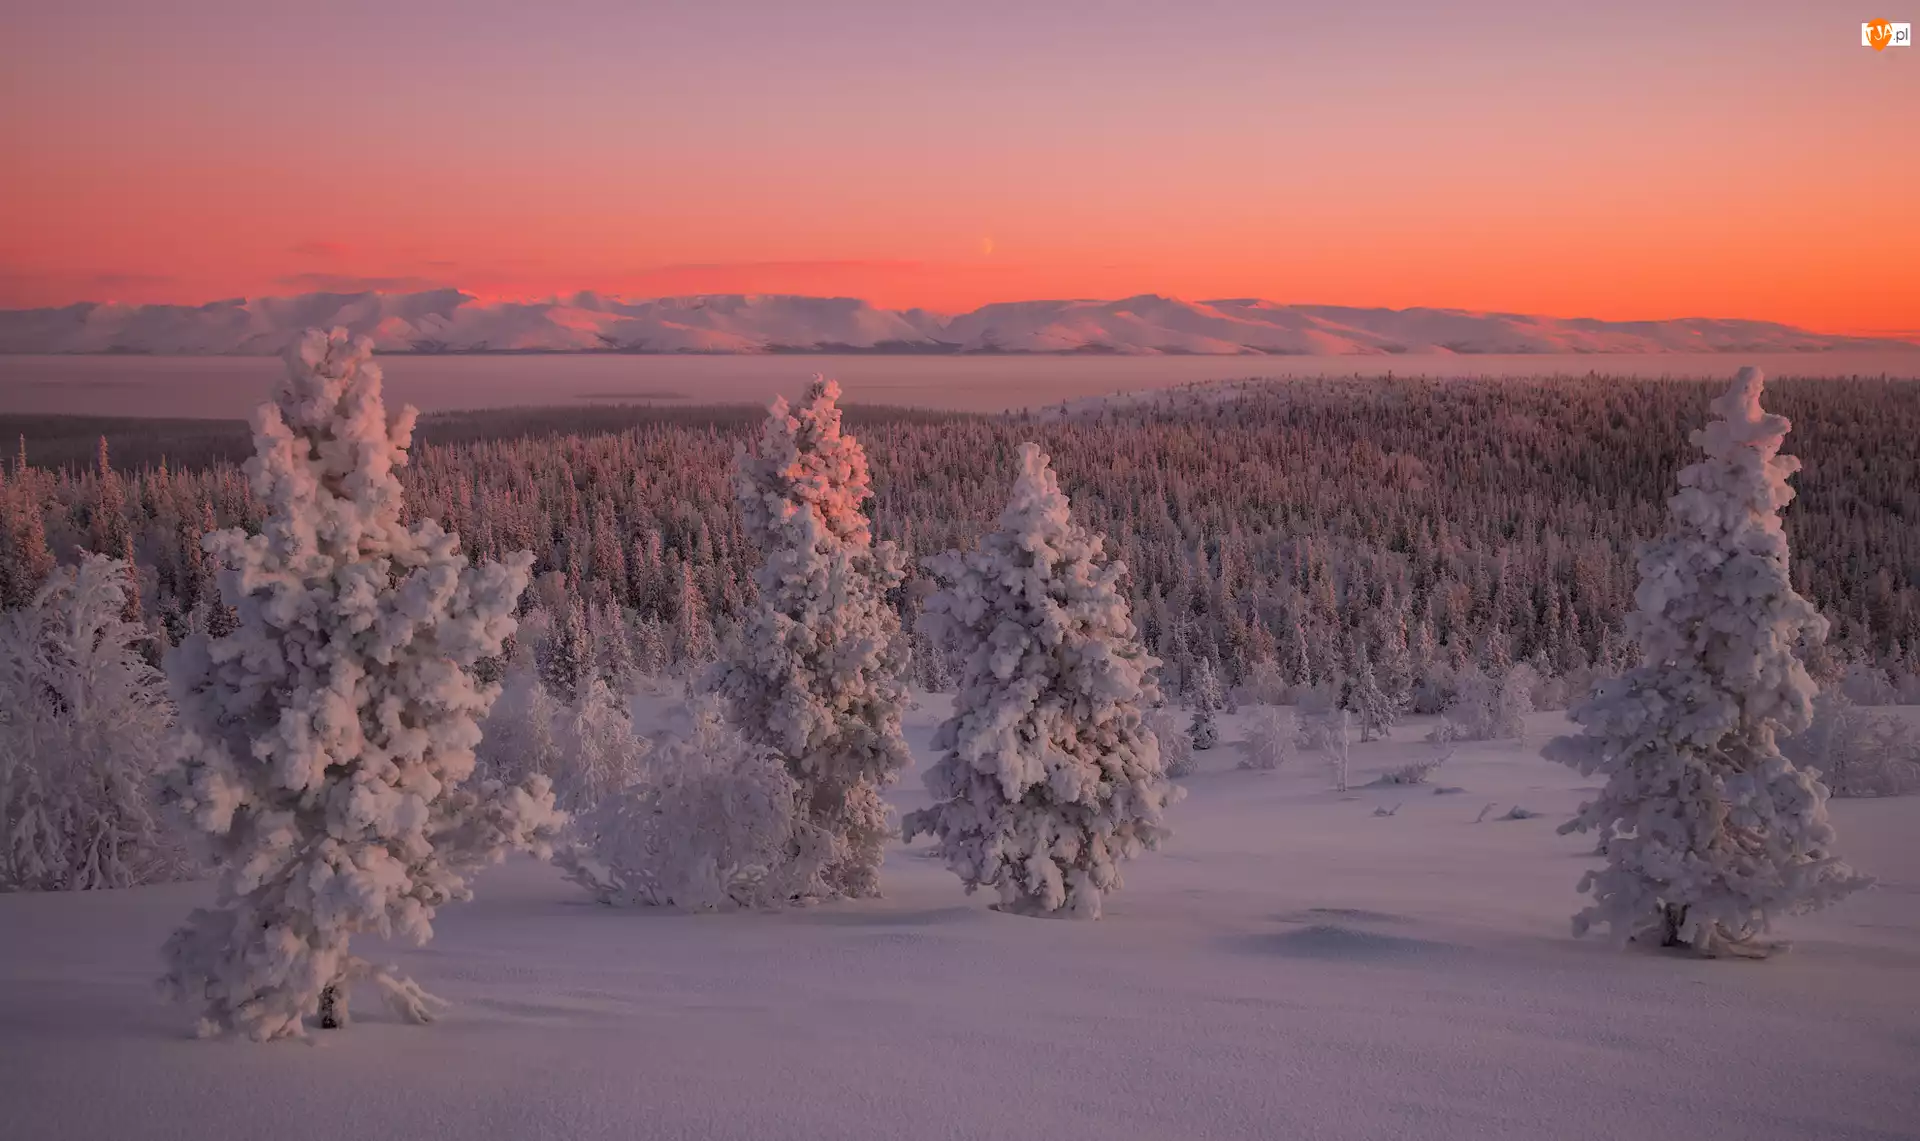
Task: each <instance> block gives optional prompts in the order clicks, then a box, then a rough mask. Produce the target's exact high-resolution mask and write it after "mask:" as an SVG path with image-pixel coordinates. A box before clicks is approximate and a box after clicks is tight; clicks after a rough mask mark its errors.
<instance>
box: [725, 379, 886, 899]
mask: <svg viewBox="0 0 1920 1141" xmlns="http://www.w3.org/2000/svg"><path fill="white" fill-rule="evenodd" d="M839 399H840V386H839V385H837V384H835V383H834V382H832V381H830V380H822V379H819V378H815V380H814V382H813V384H812V385H811V386H810V387H809V388H808V389H807V394H806V397H805V398H804V399H803V400H802V401H801V402H800V404H799V406H798V407H796V408H789V407H788V406H787V403H786V401H785V400H775V401H774V403H773V407H772V408H771V410H770V411H769V414H768V416H767V422H766V426H765V428H764V430H763V431H762V432H761V436H760V447H759V454H758V455H749V454H745V453H744V452H743V453H742V454H741V455H740V457H739V460H738V464H739V473H738V484H737V493H738V496H739V500H740V512H741V522H742V525H743V527H744V529H745V531H746V533H747V535H748V537H749V538H750V539H752V540H753V541H754V542H755V543H756V544H757V545H758V546H759V548H760V551H761V553H762V555H763V556H764V559H765V561H764V562H763V563H762V564H761V566H760V569H759V570H758V571H756V572H755V575H754V581H755V582H756V583H757V584H758V585H759V588H760V596H759V599H758V600H757V602H756V603H755V604H754V606H753V607H752V608H751V609H750V610H749V611H748V614H747V616H746V621H745V623H744V624H743V626H742V628H741V630H740V632H739V634H738V636H737V638H736V639H735V640H734V642H733V644H732V646H731V647H730V649H729V654H728V658H727V660H726V661H724V662H722V663H720V664H719V665H718V666H717V667H716V668H715V669H714V671H713V674H712V684H713V688H714V690H715V692H717V693H718V694H720V696H721V697H722V698H723V699H724V701H725V703H726V706H727V709H728V711H729V713H730V715H731V716H732V718H733V721H734V724H735V725H737V726H739V727H740V729H741V730H742V731H743V732H745V733H746V734H747V735H748V737H749V738H750V739H751V740H753V741H754V742H755V743H757V744H760V745H764V746H766V747H767V748H770V749H772V750H774V751H775V752H776V753H777V754H779V756H780V757H781V758H782V759H783V760H784V761H785V763H786V765H787V768H788V771H789V772H790V773H792V774H793V778H794V780H795V781H797V782H798V783H799V786H800V788H801V792H802V801H803V803H804V805H805V806H806V811H807V814H808V817H809V819H811V820H812V822H813V823H814V824H815V825H817V826H818V827H819V828H821V829H823V830H824V831H825V832H826V833H827V835H829V836H831V837H832V838H833V841H834V844H835V851H834V853H833V855H832V857H831V858H830V859H829V861H828V866H827V869H826V873H825V877H824V882H825V883H826V885H827V887H828V890H829V891H830V892H832V893H836V894H842V895H849V896H875V895H878V894H879V893H880V863H881V859H882V854H883V852H884V848H885V845H886V841H887V839H888V837H889V836H891V834H892V832H893V828H892V824H891V821H890V820H889V819H888V813H887V807H886V804H885V802H884V801H883V800H882V799H881V790H882V789H884V788H885V787H886V786H887V785H889V784H892V783H893V782H894V781H895V780H896V779H898V777H899V774H900V771H901V770H902V769H904V768H905V767H906V766H907V763H908V762H909V760H910V759H911V755H910V754H909V752H908V750H907V745H906V740H905V738H903V737H902V736H901V733H900V717H901V714H902V713H903V712H904V710H905V709H906V704H907V693H906V671H907V653H908V639H907V637H906V636H905V635H904V634H903V633H902V632H901V630H900V620H899V616H898V615H897V614H896V613H895V612H894V610H893V608H892V607H891V606H890V605H889V604H888V602H887V597H886V595H887V592H888V591H890V590H892V589H893V588H894V587H896V586H898V585H899V584H900V582H901V580H902V578H903V576H904V570H903V567H902V565H901V560H900V556H899V553H898V552H897V550H896V549H895V548H894V546H893V544H891V543H875V542H874V541H873V535H872V530H871V527H870V525H869V523H868V521H867V515H866V501H867V500H868V499H870V498H871V497H872V494H873V486H872V480H871V478H870V477H869V475H868V472H867V457H866V453H865V452H863V451H862V450H861V448H860V443H859V441H857V440H855V439H854V438H853V437H852V436H849V435H847V434H846V433H845V432H843V431H842V430H841V425H840V407H839Z"/></svg>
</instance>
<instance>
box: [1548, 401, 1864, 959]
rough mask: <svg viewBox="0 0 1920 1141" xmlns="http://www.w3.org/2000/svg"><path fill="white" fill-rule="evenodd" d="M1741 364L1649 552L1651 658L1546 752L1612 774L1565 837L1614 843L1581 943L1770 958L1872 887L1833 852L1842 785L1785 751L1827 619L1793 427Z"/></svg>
mask: <svg viewBox="0 0 1920 1141" xmlns="http://www.w3.org/2000/svg"><path fill="white" fill-rule="evenodd" d="M1760 390H1761V376H1760V373H1759V372H1758V370H1755V369H1750V368H1746V369H1741V370H1740V374H1739V376H1738V378H1737V379H1736V380H1735V381H1734V383H1733V387H1732V388H1731V389H1730V390H1729V391H1728V392H1727V394H1726V395H1724V396H1722V397H1719V398H1718V399H1716V400H1715V401H1714V402H1713V412H1714V414H1715V415H1716V416H1717V417H1718V419H1716V420H1715V421H1714V422H1713V423H1711V424H1709V425H1708V426H1707V427H1706V428H1705V429H1703V430H1700V431H1696V432H1694V433H1693V436H1692V439H1693V442H1694V443H1695V444H1697V445H1698V446H1699V447H1700V448H1701V449H1702V450H1703V451H1704V452H1705V453H1706V458H1704V459H1702V460H1701V461H1699V462H1698V463H1695V464H1693V465H1692V466H1690V467H1687V468H1685V469H1684V470H1682V471H1681V473H1680V491H1679V494H1677V495H1675V496H1674V497H1673V498H1672V499H1670V500H1668V504H1667V506H1668V511H1669V514H1670V517H1671V521H1670V524H1669V526H1668V529H1667V532H1666V534H1665V535H1664V536H1663V537H1662V538H1660V539H1659V540H1658V541H1656V542H1654V543H1652V544H1650V545H1649V546H1648V547H1647V548H1646V549H1645V550H1644V551H1643V552H1642V553H1641V555H1640V586H1639V589H1638V590H1637V591H1636V592H1635V595H1634V602H1635V610H1634V612H1633V613H1632V614H1631V615H1630V616H1629V617H1628V619H1627V633H1628V635H1629V636H1630V637H1632V638H1633V639H1634V640H1636V641H1637V642H1638V643H1639V645H1640V649H1641V653H1642V655H1643V658H1642V661H1641V664H1640V665H1638V666H1636V667H1634V668H1632V669H1630V670H1628V671H1627V673H1626V675H1625V676H1623V677H1618V678H1613V679H1611V680H1608V681H1605V682H1602V683H1601V684H1600V685H1599V686H1598V688H1597V689H1596V690H1595V692H1594V694H1593V696H1592V697H1590V698H1589V699H1588V700H1587V701H1585V702H1583V703H1582V704H1581V705H1580V706H1579V707H1577V708H1576V709H1574V710H1573V711H1572V713H1571V714H1570V716H1571V717H1572V719H1573V720H1574V721H1576V722H1578V723H1579V724H1580V726H1581V729H1582V731H1581V733H1580V734H1579V735H1578V736H1572V737H1562V738H1559V739H1557V740H1555V741H1554V742H1553V743H1552V744H1551V745H1550V746H1549V747H1548V750H1547V755H1548V756H1550V757H1552V758H1553V759H1555V760H1559V761H1562V762H1563V763H1565V764H1567V765H1569V766H1571V767H1573V768H1574V769H1576V770H1578V771H1579V772H1580V773H1582V774H1584V775H1589V776H1600V777H1603V778H1604V779H1605V782H1606V783H1605V786H1604V787H1603V788H1602V790H1601V792H1600V795H1599V796H1598V797H1596V798H1595V799H1594V800H1591V801H1589V802H1587V803H1586V804H1584V805H1582V806H1581V808H1580V813H1579V815H1578V816H1577V817H1575V819H1573V820H1572V821H1570V822H1568V824H1566V825H1565V826H1564V827H1563V828H1562V829H1561V831H1563V832H1569V831H1581V832H1585V831H1593V832H1597V833H1599V834H1600V835H1601V836H1603V837H1606V838H1607V839H1606V845H1605V847H1606V865H1605V866H1604V867H1602V868H1599V869H1596V870H1594V871H1591V872H1589V873H1587V875H1586V877H1585V878H1584V879H1583V880H1582V881H1581V884H1580V888H1581V890H1582V891H1584V892H1589V893H1591V894H1592V896H1593V903H1592V905H1591V906H1589V907H1588V908H1586V909H1585V910H1584V911H1582V912H1581V913H1580V914H1579V915H1578V916H1576V917H1575V919H1574V930H1575V931H1576V933H1578V932H1583V931H1585V930H1586V929H1587V928H1589V927H1590V926H1592V925H1595V924H1605V925H1606V926H1607V927H1609V928H1610V929H1611V931H1612V933H1613V934H1614V936H1615V937H1616V938H1619V939H1622V940H1625V939H1630V938H1643V937H1644V938H1656V939H1658V940H1659V941H1660V942H1661V943H1663V944H1665V945H1669V946H1681V945H1684V946H1689V947H1692V948H1694V949H1696V950H1698V951H1701V952H1704V953H1716V952H1722V951H1730V952H1734V953H1744V954H1753V953H1762V952H1763V951H1764V948H1762V947H1760V946H1759V944H1758V943H1757V940H1758V938H1759V937H1760V936H1761V935H1762V934H1764V933H1765V932H1766V931H1767V929H1768V927H1769V925H1770V924H1771V922H1772V921H1773V920H1774V919H1775V918H1776V917H1778V916H1782V915H1788V914H1793V913H1796V912H1802V911H1808V910H1812V909H1814V908H1818V907H1822V906H1825V905H1827V904H1829V903H1832V902H1833V901H1835V900H1837V899H1839V898H1841V897H1843V896H1845V895H1847V894H1849V893H1850V892H1853V891H1855V890H1858V889H1859V888H1861V887H1863V886H1865V884H1866V883H1867V882H1868V881H1867V880H1865V879H1864V878H1863V877H1861V876H1859V875H1856V874H1855V873H1854V871H1853V870H1852V869H1851V868H1849V867H1848V866H1847V865H1846V864H1845V863H1843V862H1841V860H1840V858H1839V857H1838V856H1837V855H1835V854H1834V851H1833V841H1834V831H1833V826H1832V825H1831V824H1830V823H1829V822H1828V820H1827V809H1826V802H1827V789H1826V786H1825V785H1823V784H1822V783H1821V782H1820V780H1819V779H1818V778H1817V777H1816V776H1815V775H1814V774H1813V773H1811V772H1808V771H1805V770H1801V769H1798V768H1796V767H1795V766H1794V765H1793V763H1792V762H1791V761H1789V760H1788V759H1787V758H1786V757H1785V756H1783V755H1782V754H1781V752H1780V748H1779V744H1778V740H1777V739H1778V737H1779V736H1780V735H1781V734H1783V733H1794V732H1798V731H1800V730H1802V729H1804V728H1805V727H1806V726H1807V724H1808V722H1809V720H1810V713H1811V705H1812V701H1813V697H1814V693H1815V689H1814V685H1813V682H1812V680H1811V679H1810V678H1809V677H1808V676H1807V672H1806V670H1805V668H1804V667H1803V666H1802V665H1801V663H1800V661H1799V659H1798V658H1797V657H1795V655H1794V647H1795V645H1796V643H1799V642H1801V641H1802V640H1803V639H1804V640H1805V641H1806V642H1807V643H1808V644H1818V643H1819V642H1821V641H1822V640H1823V639H1824V638H1825V636H1826V626H1827V623H1826V620H1825V619H1823V618H1821V617H1820V615H1819V612H1818V611H1816V610H1815V609H1814V607H1813V605H1812V604H1811V603H1809V602H1808V601H1807V600H1806V599H1804V598H1802V597H1801V596H1800V595H1799V594H1798V593H1796V592H1795V590H1794V589H1793V585H1792V580H1791V578H1790V577H1789V574H1788V566H1787V559H1788V552H1787V537H1786V533H1785V531H1784V530H1783V529H1782V528H1781V524H1780V510H1781V508H1783V507H1785V506H1786V505H1787V504H1788V503H1789V502H1791V501H1792V499H1793V489H1792V488H1791V487H1790V486H1789V485H1788V483H1787V480H1788V477H1789V476H1791V475H1792V474H1793V473H1794V472H1795V471H1797V470H1798V469H1799V466H1800V464H1799V461H1798V460H1797V459H1795V458H1793V457H1791V456H1782V455H1780V454H1779V452H1780V445H1781V443H1782V442H1783V441H1784V440H1785V438H1786V434H1787V431H1788V429H1789V428H1790V427H1791V425H1790V424H1789V423H1788V421H1787V419H1786V418H1785V417H1783V416H1778V415H1773V414H1770V413H1767V412H1765V411H1763V410H1762V409H1761V407H1760Z"/></svg>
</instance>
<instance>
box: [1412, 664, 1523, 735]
mask: <svg viewBox="0 0 1920 1141" xmlns="http://www.w3.org/2000/svg"><path fill="white" fill-rule="evenodd" d="M1538 680H1539V675H1538V674H1536V673H1535V672H1534V670H1533V667H1531V666H1528V665H1526V664H1524V663H1522V664H1520V665H1516V666H1511V667H1509V668H1508V669H1507V670H1506V672H1504V673H1502V674H1501V675H1500V676H1499V677H1498V678H1494V677H1490V676H1488V674H1487V673H1486V671H1484V670H1481V669H1479V668H1477V667H1474V666H1467V667H1465V668H1463V669H1461V670H1460V671H1459V673H1458V674H1456V675H1455V677H1454V690H1453V697H1452V699H1451V700H1449V701H1448V702H1447V706H1446V709H1445V710H1444V711H1443V712H1442V713H1441V715H1440V723H1439V724H1437V725H1435V726H1434V727H1433V728H1432V729H1431V730H1430V731H1429V732H1428V733H1427V740H1429V741H1431V742H1433V743H1434V744H1436V745H1445V744H1448V743H1450V742H1453V741H1499V740H1525V738H1526V733H1527V721H1526V717H1527V714H1529V713H1532V712H1533V690H1534V685H1535V683H1536V682H1537V681H1538Z"/></svg>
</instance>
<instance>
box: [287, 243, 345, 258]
mask: <svg viewBox="0 0 1920 1141" xmlns="http://www.w3.org/2000/svg"><path fill="white" fill-rule="evenodd" d="M288 252H289V253H294V254H298V255H300V256H301V257H305V258H340V257H346V256H347V255H348V254H350V253H352V252H353V249H352V247H350V246H347V245H345V244H344V243H341V242H320V241H314V242H301V243H300V244H299V245H297V246H292V247H289V249H288Z"/></svg>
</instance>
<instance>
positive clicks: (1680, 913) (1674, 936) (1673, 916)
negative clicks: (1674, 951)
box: [1660, 903, 1687, 947]
mask: <svg viewBox="0 0 1920 1141" xmlns="http://www.w3.org/2000/svg"><path fill="white" fill-rule="evenodd" d="M1686 921H1687V905H1686V904H1684V903H1669V904H1667V905H1665V906H1664V907H1662V908H1661V909H1660V945H1661V946H1662V947H1684V946H1686V945H1687V944H1686V943H1685V942H1683V941H1682V940H1681V938H1680V927H1681V925H1682V924H1684V923H1685V922H1686Z"/></svg>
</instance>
